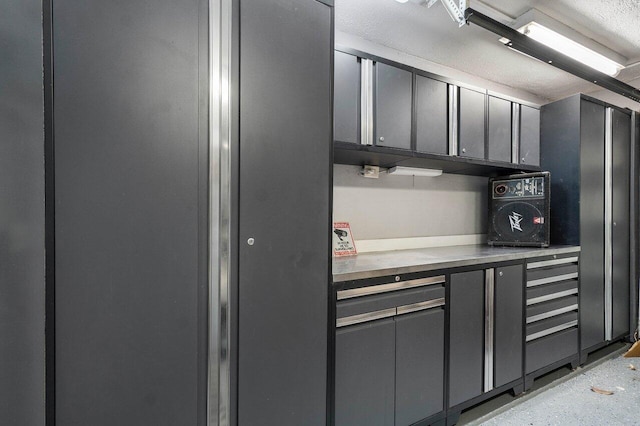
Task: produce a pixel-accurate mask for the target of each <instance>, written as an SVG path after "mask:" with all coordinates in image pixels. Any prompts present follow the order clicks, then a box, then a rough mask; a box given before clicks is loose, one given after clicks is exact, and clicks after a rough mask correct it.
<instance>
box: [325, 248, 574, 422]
mask: <svg viewBox="0 0 640 426" xmlns="http://www.w3.org/2000/svg"><path fill="white" fill-rule="evenodd" d="M541 253H544V252H543V251H542V252H541ZM534 256H535V257H530V258H527V259H514V260H508V261H503V262H500V263H485V264H480V265H478V266H474V267H465V268H455V269H449V270H440V271H433V272H431V274H439V275H431V276H428V277H412V278H411V279H406V278H405V277H404V276H402V277H401V276H396V277H389V278H390V279H389V280H386V279H385V278H374V279H371V280H369V281H368V280H367V279H365V280H362V281H365V283H359V282H357V281H352V282H350V283H349V284H348V285H344V286H342V287H340V290H338V291H337V292H336V298H337V302H336V329H335V336H336V340H335V424H336V425H338V426H343V425H348V426H360V425H366V426H369V425H384V426H387V425H390V426H408V425H421V426H425V425H428V424H444V423H446V424H455V423H456V422H457V420H458V418H459V416H460V413H461V412H462V411H463V410H465V409H467V408H468V407H470V406H472V405H475V404H478V403H480V402H482V401H483V400H485V399H488V398H491V397H493V396H495V395H497V394H499V393H501V392H506V391H510V390H511V391H513V392H514V393H516V394H517V393H520V392H522V391H523V390H525V389H527V388H529V387H530V386H531V385H532V384H533V380H534V379H535V378H536V377H538V376H540V375H542V374H545V373H547V372H549V371H551V370H552V369H555V368H558V367H560V366H562V365H563V363H564V364H567V363H571V364H572V365H573V364H575V363H576V362H577V359H578V354H579V350H578V349H579V348H578V338H579V336H578V334H579V328H578V325H579V323H578V311H579V309H578V305H579V298H578V287H579V285H578V284H579V275H578V274H579V259H580V249H579V248H577V247H576V248H571V249H570V250H566V249H563V250H562V251H560V252H558V253H557V254H553V255H549V254H545V255H543V256H540V255H537V254H535V255H534ZM475 268H477V269H475ZM416 275H417V274H416ZM367 283H370V284H368V286H367V285H366V284H367ZM341 285H342V284H341ZM445 302H446V303H445ZM445 366H446V369H445ZM445 390H446V391H445Z"/></svg>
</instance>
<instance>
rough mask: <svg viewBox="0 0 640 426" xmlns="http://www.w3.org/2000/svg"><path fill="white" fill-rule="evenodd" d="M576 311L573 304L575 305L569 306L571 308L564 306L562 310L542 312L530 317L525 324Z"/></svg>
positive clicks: (575, 306) (576, 305)
mask: <svg viewBox="0 0 640 426" xmlns="http://www.w3.org/2000/svg"><path fill="white" fill-rule="evenodd" d="M577 310H578V304H575V305H571V306H565V307H564V308H559V309H555V310H553V311H549V312H543V313H541V314H538V315H532V316H530V317H528V318H527V324H531V323H532V322H536V321H541V320H543V319H547V318H551V317H555V316H558V315H560V314H565V313H567V312H572V311H577Z"/></svg>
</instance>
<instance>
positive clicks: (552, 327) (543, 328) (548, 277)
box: [525, 254, 579, 374]
mask: <svg viewBox="0 0 640 426" xmlns="http://www.w3.org/2000/svg"><path fill="white" fill-rule="evenodd" d="M578 261H579V258H578V255H577V254H569V255H564V257H561V256H557V257H553V258H536V259H531V260H529V261H528V262H527V293H526V299H527V300H526V307H527V308H526V362H525V373H526V374H531V373H534V372H535V371H536V370H539V369H541V368H544V367H547V366H550V365H552V364H554V363H557V362H559V361H566V360H567V359H568V358H571V357H574V356H575V357H577V356H578V338H579V333H578V288H579V286H578V284H579V277H578Z"/></svg>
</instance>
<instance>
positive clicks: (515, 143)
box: [511, 102, 520, 164]
mask: <svg viewBox="0 0 640 426" xmlns="http://www.w3.org/2000/svg"><path fill="white" fill-rule="evenodd" d="M519 158H520V104H517V103H515V102H513V103H512V104H511V162H512V163H514V164H519V162H520V161H519Z"/></svg>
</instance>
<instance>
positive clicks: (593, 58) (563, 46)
mask: <svg viewBox="0 0 640 426" xmlns="http://www.w3.org/2000/svg"><path fill="white" fill-rule="evenodd" d="M518 31H519V32H520V33H522V34H524V35H526V36H527V37H530V38H532V39H533V40H535V41H537V42H539V43H542V44H544V45H545V46H548V47H550V48H552V49H553V50H555V51H557V52H560V53H562V54H563V55H567V56H568V57H570V58H571V59H575V60H576V61H578V62H580V63H583V64H585V65H587V66H589V67H591V68H593V69H595V70H598V71H600V72H602V73H604V74H607V75H610V76H612V77H614V76H616V75H618V73H619V72H620V70H621V69H623V68H624V66H623V65H621V64H619V63H617V62H615V61H613V60H611V59H609V58H607V57H605V56H604V55H601V54H600V53H598V52H596V51H594V50H591V49H589V48H588V47H585V46H583V45H582V44H580V43H577V42H575V41H573V40H571V39H570V38H568V37H565V36H563V35H562V34H560V33H557V32H555V31H553V30H551V29H549V28H547V27H545V26H544V25H541V24H539V23H538V22H535V21H532V22H530V23H528V24H526V25H524V26H522V27H520V28H519V29H518ZM500 41H502V42H503V43H505V41H506V42H508V41H509V40H507V39H501V40H500Z"/></svg>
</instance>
